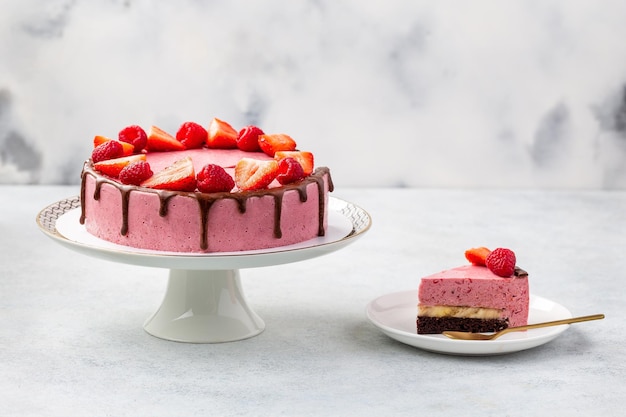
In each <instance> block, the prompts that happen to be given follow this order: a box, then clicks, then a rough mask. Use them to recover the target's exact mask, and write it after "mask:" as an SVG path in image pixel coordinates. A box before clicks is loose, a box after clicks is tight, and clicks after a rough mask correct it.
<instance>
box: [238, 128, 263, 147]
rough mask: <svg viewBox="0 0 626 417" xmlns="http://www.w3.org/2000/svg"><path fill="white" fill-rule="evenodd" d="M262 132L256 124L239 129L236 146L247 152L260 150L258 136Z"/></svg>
mask: <svg viewBox="0 0 626 417" xmlns="http://www.w3.org/2000/svg"><path fill="white" fill-rule="evenodd" d="M263 134H264V133H263V131H262V130H261V129H259V128H258V127H256V126H246V127H244V128H243V129H241V130H240V131H239V135H238V136H237V147H238V148H239V149H241V150H242V151H247V152H256V151H260V150H261V147H260V146H259V136H260V135H263Z"/></svg>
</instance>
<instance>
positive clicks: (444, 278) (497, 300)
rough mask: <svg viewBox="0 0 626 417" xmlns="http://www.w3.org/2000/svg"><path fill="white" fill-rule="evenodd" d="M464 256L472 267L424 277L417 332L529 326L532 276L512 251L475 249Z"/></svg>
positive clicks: (427, 332) (477, 330)
mask: <svg viewBox="0 0 626 417" xmlns="http://www.w3.org/2000/svg"><path fill="white" fill-rule="evenodd" d="M477 254H478V255H477ZM466 257H467V258H468V259H469V260H470V264H469V265H463V266H459V267H456V268H452V269H447V270H444V271H441V272H438V273H435V274H432V275H428V276H425V277H423V278H421V280H420V284H419V290H418V312H417V333H418V334H435V333H442V332H443V331H446V330H456V331H467V332H495V331H498V330H502V329H505V328H507V327H515V326H523V325H526V324H527V322H528V308H529V307H528V306H529V290H528V273H527V272H525V271H524V270H522V269H521V268H519V267H517V266H516V265H515V262H516V258H515V254H514V253H513V251H511V250H509V249H506V248H498V249H494V250H493V251H490V250H489V249H486V248H484V247H481V248H473V249H470V250H468V251H467V252H466Z"/></svg>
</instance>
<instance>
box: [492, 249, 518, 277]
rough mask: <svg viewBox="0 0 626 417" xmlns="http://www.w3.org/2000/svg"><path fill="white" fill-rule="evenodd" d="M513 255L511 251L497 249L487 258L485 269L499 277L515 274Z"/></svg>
mask: <svg viewBox="0 0 626 417" xmlns="http://www.w3.org/2000/svg"><path fill="white" fill-rule="evenodd" d="M515 262H516V259H515V253H514V252H513V251H512V250H511V249H505V248H497V249H494V250H492V251H491V253H490V254H489V255H488V256H487V259H486V260H485V263H486V264H487V268H489V270H490V271H491V272H493V273H494V274H496V275H498V276H500V277H510V276H512V275H513V272H515Z"/></svg>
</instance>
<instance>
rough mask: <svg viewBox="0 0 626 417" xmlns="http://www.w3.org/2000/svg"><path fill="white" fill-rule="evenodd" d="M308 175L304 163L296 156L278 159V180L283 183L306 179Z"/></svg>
mask: <svg viewBox="0 0 626 417" xmlns="http://www.w3.org/2000/svg"><path fill="white" fill-rule="evenodd" d="M304 177H306V175H305V174H304V170H303V169H302V165H300V163H299V162H298V161H296V160H295V159H294V158H289V157H287V158H282V159H281V160H280V161H278V175H277V176H276V180H277V181H278V182H279V183H281V184H282V185H285V184H291V183H293V182H296V181H300V180H301V179H304Z"/></svg>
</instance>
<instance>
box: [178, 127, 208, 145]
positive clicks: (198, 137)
mask: <svg viewBox="0 0 626 417" xmlns="http://www.w3.org/2000/svg"><path fill="white" fill-rule="evenodd" d="M206 138H207V131H206V129H205V128H203V127H202V126H200V125H199V124H198V123H195V122H185V123H183V124H182V125H181V126H180V128H179V129H178V132H176V140H178V141H179V142H180V143H182V144H183V145H185V148H187V149H196V148H201V147H202V145H204V143H205V142H206Z"/></svg>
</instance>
